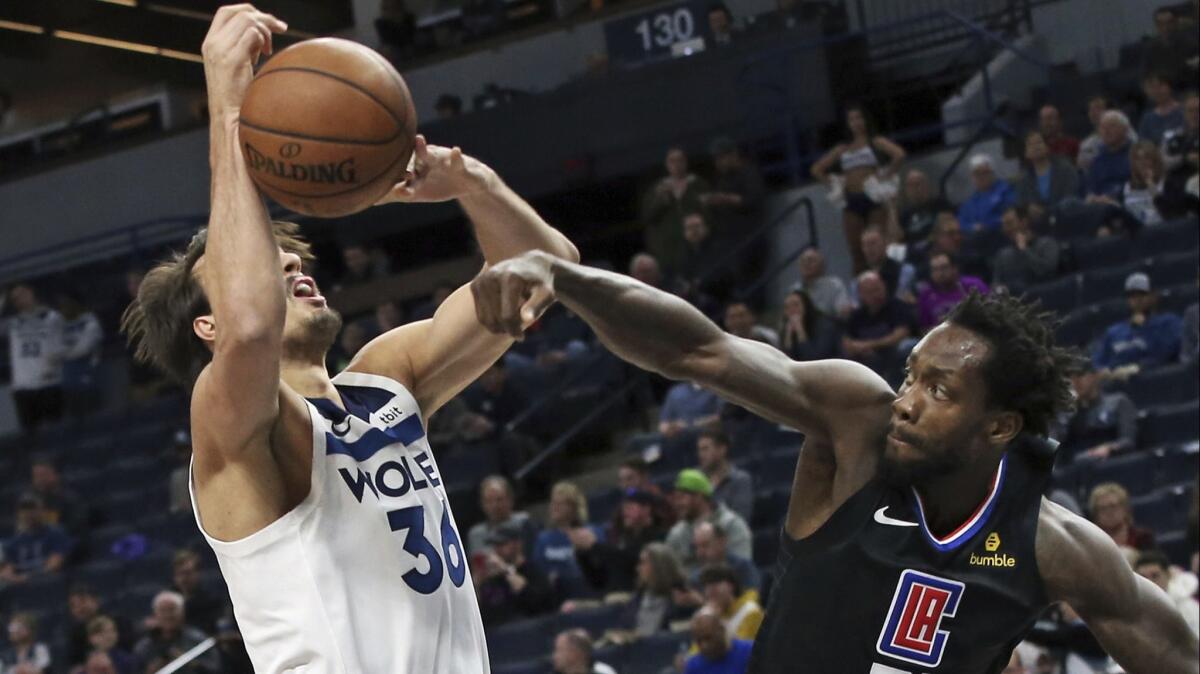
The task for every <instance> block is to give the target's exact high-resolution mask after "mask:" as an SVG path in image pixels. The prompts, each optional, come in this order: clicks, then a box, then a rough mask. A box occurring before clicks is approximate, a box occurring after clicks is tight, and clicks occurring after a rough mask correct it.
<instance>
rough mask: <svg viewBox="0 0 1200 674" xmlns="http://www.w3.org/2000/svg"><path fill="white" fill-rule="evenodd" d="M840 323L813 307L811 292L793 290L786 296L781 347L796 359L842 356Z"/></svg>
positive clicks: (780, 326)
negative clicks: (809, 294) (809, 293)
mask: <svg viewBox="0 0 1200 674" xmlns="http://www.w3.org/2000/svg"><path fill="white" fill-rule="evenodd" d="M840 341H841V335H840V334H839V333H838V326H837V323H834V322H833V320H831V319H830V318H828V317H826V316H824V315H822V314H821V313H820V312H818V311H817V308H816V307H815V306H813V301H812V300H811V299H810V298H809V296H808V293H807V292H805V291H803V290H793V291H791V292H789V293H788V294H787V295H786V296H784V298H783V315H782V316H781V317H780V318H779V348H780V349H781V350H782V351H783V352H784V353H786V354H787V355H788V356H789V357H791V358H792V359H793V360H800V361H804V360H822V359H825V358H837V357H839V356H840V355H841V353H842V352H841V345H840Z"/></svg>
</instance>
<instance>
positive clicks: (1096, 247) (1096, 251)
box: [1073, 236, 1130, 271]
mask: <svg viewBox="0 0 1200 674" xmlns="http://www.w3.org/2000/svg"><path fill="white" fill-rule="evenodd" d="M1073 248H1074V252H1075V264H1076V265H1077V266H1078V267H1079V270H1080V271H1089V270H1092V269H1106V268H1110V267H1117V266H1121V265H1124V264H1127V263H1128V262H1129V260H1130V246H1129V241H1128V240H1127V239H1125V238H1122V237H1116V236H1109V237H1105V238H1103V239H1081V240H1079V241H1078V242H1076V243H1074V244H1073Z"/></svg>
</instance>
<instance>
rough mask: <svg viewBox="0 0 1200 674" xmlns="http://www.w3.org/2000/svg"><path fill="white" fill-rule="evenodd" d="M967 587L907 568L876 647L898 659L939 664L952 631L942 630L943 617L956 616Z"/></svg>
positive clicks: (929, 665)
mask: <svg viewBox="0 0 1200 674" xmlns="http://www.w3.org/2000/svg"><path fill="white" fill-rule="evenodd" d="M964 587H965V586H964V585H963V584H962V583H960V582H958V581H954V580H947V579H945V578H938V577H937V576H931V575H929V574H926V573H921V572H920V571H913V570H912V569H907V570H905V571H904V572H903V573H901V574H900V582H899V583H898V584H897V585H896V594H895V595H894V596H893V597H892V606H891V608H889V609H888V616H887V621H886V622H885V623H884V625H883V631H882V632H880V633H879V643H878V644H877V645H876V647H875V648H876V650H878V651H879V653H880V654H882V655H886V656H888V657H892V658H896V659H897V660H903V661H905V662H911V663H913V664H917V665H924V666H926V667H937V666H938V665H939V664H940V663H941V662H942V654H943V653H945V651H946V642H947V641H949V640H950V632H949V630H943V629H940V628H941V626H942V620H943V619H945V618H953V617H954V614H955V613H956V612H957V611H958V602H959V601H960V600H961V599H962V594H963V589H964Z"/></svg>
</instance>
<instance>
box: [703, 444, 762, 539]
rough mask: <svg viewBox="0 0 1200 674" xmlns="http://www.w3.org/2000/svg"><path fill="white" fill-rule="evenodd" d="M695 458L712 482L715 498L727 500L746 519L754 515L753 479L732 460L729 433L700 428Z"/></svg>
mask: <svg viewBox="0 0 1200 674" xmlns="http://www.w3.org/2000/svg"><path fill="white" fill-rule="evenodd" d="M696 458H697V459H698V463H699V466H700V470H701V472H703V473H704V475H705V477H707V478H708V481H709V483H711V484H712V490H713V494H712V495H713V498H714V499H716V500H717V501H719V502H721V503H724V504H725V505H726V506H727V507H728V508H729V509H730V510H732V511H733V512H735V513H737V515H738V516H739V517H741V518H742V519H743V520H745V521H746V522H749V521H751V520H752V519H753V515H754V480H753V478H751V477H750V473H747V472H746V471H744V470H742V469H741V468H738V467H737V466H735V465H733V464H732V463H730V462H729V436H727V435H725V433H723V432H722V431H721V430H720V429H716V428H709V429H705V430H703V431H700V437H698V438H697V439H696Z"/></svg>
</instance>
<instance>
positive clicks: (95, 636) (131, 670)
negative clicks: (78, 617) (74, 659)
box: [87, 615, 141, 674]
mask: <svg viewBox="0 0 1200 674" xmlns="http://www.w3.org/2000/svg"><path fill="white" fill-rule="evenodd" d="M87 637H88V645H90V646H91V647H92V649H93V651H98V652H101V653H104V654H105V655H107V656H108V658H109V660H110V661H111V662H112V666H113V669H114V670H115V673H116V674H141V668H140V667H139V663H138V661H137V658H135V657H133V654H132V653H130V652H129V651H127V650H125V649H123V648H121V646H120V642H121V633H120V631H119V630H118V629H117V621H115V620H113V619H112V618H110V617H108V616H106V615H98V616H96V617H95V618H92V619H91V620H90V621H88V624H87Z"/></svg>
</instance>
